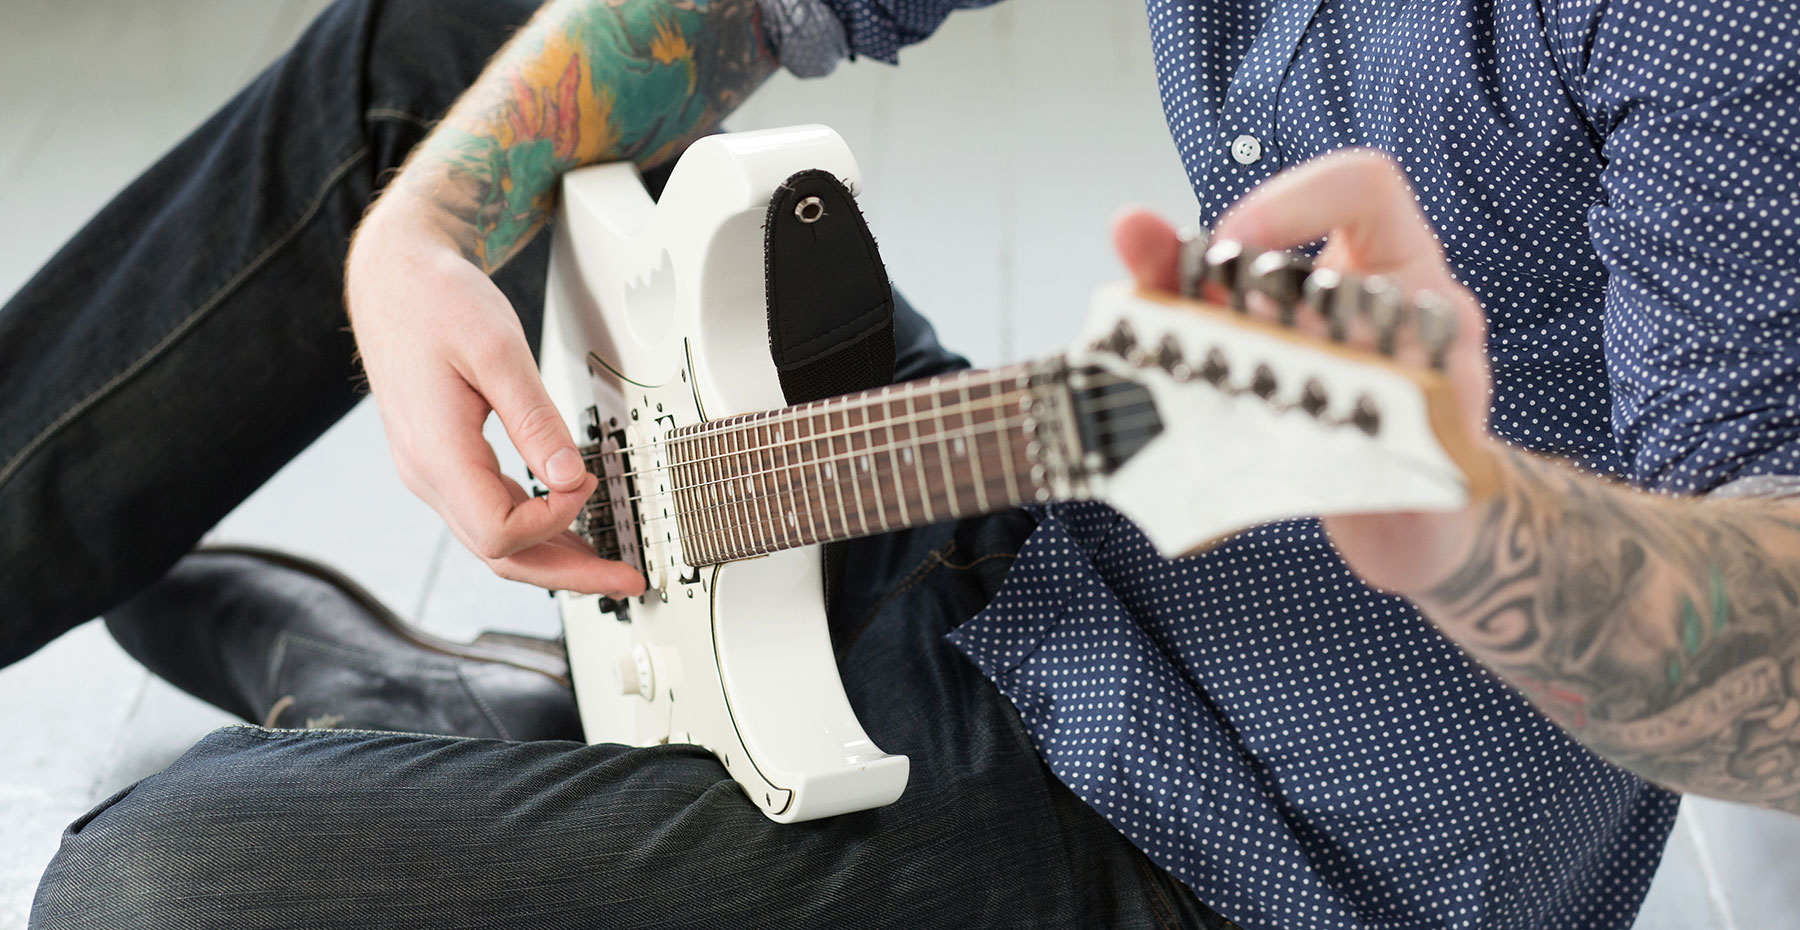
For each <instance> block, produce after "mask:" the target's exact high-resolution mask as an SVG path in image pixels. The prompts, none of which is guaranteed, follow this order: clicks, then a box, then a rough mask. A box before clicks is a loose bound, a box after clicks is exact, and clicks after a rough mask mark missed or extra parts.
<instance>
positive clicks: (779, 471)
mask: <svg viewBox="0 0 1800 930" xmlns="http://www.w3.org/2000/svg"><path fill="white" fill-rule="evenodd" d="M985 432H989V433H995V434H999V433H1003V432H1006V430H1005V429H1003V428H1001V425H999V424H996V427H995V428H994V429H991V430H986V431H985ZM882 451H887V450H882ZM860 454H861V453H857V454H855V455H846V456H843V457H836V456H834V457H833V458H832V460H831V462H832V464H834V465H835V464H836V463H837V462H840V461H848V460H850V459H854V458H856V457H857V456H858V455H860ZM818 464H824V462H823V461H821V462H817V463H813V462H809V463H804V464H796V465H792V466H788V467H787V468H785V469H783V468H776V469H769V470H766V471H765V472H764V473H763V474H764V475H770V474H773V475H777V476H778V479H780V480H781V481H782V483H780V484H779V485H777V484H774V483H770V485H769V489H768V490H766V491H764V490H761V489H759V490H758V491H757V492H756V493H753V494H749V495H746V496H742V497H735V498H726V499H723V500H718V501H716V502H714V503H710V504H705V505H703V506H700V507H683V506H681V505H680V502H679V501H678V500H677V501H674V503H676V508H675V510H674V512H672V513H668V514H655V515H651V516H648V517H641V518H640V520H639V525H640V526H648V525H651V524H654V523H659V522H664V521H669V520H677V521H679V520H680V519H681V518H682V517H691V518H695V519H699V520H713V519H714V517H716V516H717V515H718V512H719V511H727V512H726V513H725V514H724V516H725V517H726V521H727V522H725V523H723V524H719V523H717V522H716V520H715V521H714V524H713V526H712V527H710V528H708V529H706V530H704V531H702V532H701V533H698V534H694V536H692V537H689V536H688V535H687V534H683V537H684V542H685V541H686V540H688V539H690V538H692V539H699V538H700V537H703V536H715V535H722V534H725V533H728V532H731V531H733V530H745V529H756V528H766V527H782V526H786V525H787V523H786V521H784V520H781V519H777V518H776V517H775V514H774V512H773V511H770V510H769V509H768V508H767V507H766V506H759V505H762V504H764V503H766V502H769V501H774V502H775V503H777V504H778V505H780V504H782V503H783V498H784V497H785V498H786V500H787V501H793V502H795V503H798V502H799V501H800V500H804V501H805V502H806V506H807V507H808V508H809V512H817V513H820V514H822V515H823V516H824V517H825V518H826V519H827V520H830V519H832V515H831V513H830V506H829V502H827V505H826V507H825V508H824V509H823V510H820V511H810V508H811V507H812V497H811V495H810V494H805V493H804V491H803V490H802V489H803V487H804V485H803V484H802V483H797V482H795V481H794V480H793V479H794V477H795V476H794V475H792V474H791V473H792V472H794V471H796V470H799V469H804V468H806V467H808V466H811V465H818ZM880 469H881V466H871V470H870V471H869V472H868V473H867V474H869V476H870V477H869V479H868V480H869V484H868V488H869V490H871V491H873V492H874V494H875V495H876V497H877V498H880V497H881V496H882V495H884V494H885V493H886V490H885V489H886V487H887V486H892V487H893V488H894V489H895V491H896V492H897V493H898V494H901V495H904V494H906V493H907V491H908V489H909V488H910V489H912V490H916V491H923V492H925V493H929V492H930V490H932V489H931V488H928V487H922V486H921V485H918V484H916V483H914V484H910V485H909V484H908V483H907V482H905V481H904V480H903V470H898V469H897V470H895V471H892V472H890V473H889V475H890V477H892V478H893V480H892V481H881V480H879V477H878V475H879V470H880ZM783 472H788V473H790V474H783ZM801 477H802V478H804V476H801ZM734 480H735V479H734ZM829 480H832V481H835V482H839V487H840V488H841V483H842V481H843V479H841V478H837V477H833V478H831V479H829ZM988 483H990V484H991V483H992V482H988ZM1025 485H1026V486H1028V487H1030V486H1032V483H1031V482H1030V480H1029V478H1027V479H1026V481H1025ZM855 486H856V487H857V488H858V489H859V491H860V489H861V488H862V485H861V484H860V482H856V483H855ZM968 486H969V487H970V488H971V489H972V487H973V483H972V482H970V483H969V484H968ZM964 487H965V483H964V482H961V481H958V482H956V483H955V485H954V487H944V488H941V489H942V490H944V491H945V497H946V503H950V502H952V501H951V499H952V498H953V497H954V496H956V495H958V494H960V493H961V492H962V490H963V488H964ZM796 491H801V494H800V495H799V496H796ZM668 496H669V497H671V498H674V496H675V495H674V493H673V492H671V493H670V494H669V495H668ZM857 496H858V500H859V501H860V500H862V499H863V498H865V497H866V496H867V492H863V493H859V494H858V495H857ZM996 497H997V498H999V499H1002V500H1005V499H1007V498H1008V497H1009V495H1007V494H1004V493H1002V494H998V495H996ZM740 511H741V512H742V513H743V515H744V516H746V517H748V518H750V519H749V520H747V521H746V520H738V519H737V517H738V512H740ZM789 512H790V509H784V510H783V512H782V515H783V516H784V517H785V516H787V514H788V513H789ZM793 512H797V510H795V511H793ZM960 513H961V511H960V510H959V511H958V515H960ZM765 514H766V516H764V515H765ZM848 518H849V517H848V508H843V515H842V516H841V518H839V519H838V522H839V523H841V524H843V525H844V526H845V527H846V529H847V527H848ZM871 522H872V521H869V520H867V519H866V517H865V518H864V519H862V521H861V525H863V526H864V527H867V526H868V525H869V524H870V523H871ZM904 522H907V523H910V522H911V521H904ZM893 526H894V524H893V523H892V522H891V521H890V522H889V527H890V528H893ZM780 532H781V533H782V534H783V535H787V536H791V535H793V532H794V531H793V530H788V529H783V530H780ZM746 535H748V534H746ZM771 535H772V533H771Z"/></svg>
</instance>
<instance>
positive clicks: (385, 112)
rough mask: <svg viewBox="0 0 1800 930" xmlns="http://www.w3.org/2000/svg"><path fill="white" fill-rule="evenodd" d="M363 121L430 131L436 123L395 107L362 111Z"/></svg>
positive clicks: (371, 108) (372, 108)
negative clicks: (387, 122)
mask: <svg viewBox="0 0 1800 930" xmlns="http://www.w3.org/2000/svg"><path fill="white" fill-rule="evenodd" d="M363 120H364V121H365V122H375V121H377V120H386V121H389V122H398V123H412V124H413V125H415V126H417V127H419V128H420V129H425V130H429V129H431V127H432V126H433V125H434V124H435V123H436V122H437V121H436V120H431V119H426V118H425V117H423V116H420V115H418V114H417V113H408V112H407V111H405V110H401V109H398V108H395V107H370V108H368V109H367V110H364V111H363Z"/></svg>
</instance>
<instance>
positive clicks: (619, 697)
mask: <svg viewBox="0 0 1800 930" xmlns="http://www.w3.org/2000/svg"><path fill="white" fill-rule="evenodd" d="M809 170H811V171H824V172H828V173H829V174H830V175H832V176H835V177H836V178H838V179H841V180H842V181H843V182H844V183H845V184H848V185H850V186H852V187H853V186H854V185H855V184H856V183H857V182H858V179H859V173H858V171H857V166H856V162H855V160H854V159H853V158H852V157H851V154H850V152H849V150H848V148H847V147H846V146H845V145H844V143H843V141H842V140H841V139H840V138H839V137H838V136H837V135H836V134H835V133H833V132H832V131H831V130H829V129H826V128H824V127H821V126H801V127H795V128H790V129H780V130H770V131H763V132H751V133H741V134H733V135H721V136H713V137H710V138H707V139H703V140H701V141H699V142H697V143H695V144H694V145H693V146H692V147H691V148H689V149H688V151H687V152H686V154H685V155H683V157H682V159H681V161H680V162H679V164H678V165H677V166H676V168H675V170H674V173H673V175H672V176H671V177H670V179H669V182H668V185H667V187H666V189H665V191H664V193H663V196H662V198H661V199H660V201H658V202H654V203H653V202H652V200H651V198H650V196H649V194H648V193H647V192H646V191H645V189H644V186H643V183H642V181H641V180H640V178H639V176H638V174H637V172H636V171H635V170H634V169H633V168H632V167H631V166H630V165H627V164H616V165H603V166H596V167H592V168H587V169H583V170H580V171H575V172H572V173H570V174H569V175H568V176H567V177H566V178H565V180H564V182H563V189H562V201H561V207H560V212H559V217H558V221H557V224H556V230H555V234H554V243H553V255H552V259H551V264H550V279H549V289H548V295H547V303H546V312H545V321H544V333H543V344H542V350H541V359H542V369H543V375H544V380H545V383H546V385H547V387H548V389H549V390H550V392H551V396H552V398H553V399H554V400H555V402H556V403H557V406H558V408H559V409H560V410H561V411H562V412H563V413H564V415H565V418H566V419H567V421H568V425H569V427H570V429H571V430H572V432H573V433H574V434H575V435H576V436H577V437H585V442H586V445H585V446H584V450H583V451H584V457H585V458H586V460H587V462H588V467H589V468H590V470H592V471H594V472H595V473H596V474H598V475H599V476H600V479H601V481H600V486H599V490H598V491H597V492H596V493H595V495H594V497H593V498H592V499H591V500H590V501H589V502H588V504H587V505H586V507H585V509H584V510H583V512H582V514H581V517H580V518H579V520H578V521H577V523H576V527H575V529H576V530H577V532H579V533H580V534H581V535H582V536H583V538H585V539H586V540H587V541H588V542H589V543H591V544H592V545H593V546H594V547H595V549H596V551H598V552H599V553H600V554H601V555H603V556H606V557H608V558H613V559H619V560H622V561H625V562H628V563H630V564H632V565H634V566H636V567H638V568H640V569H641V570H642V571H643V572H644V574H645V576H646V578H647V579H648V582H649V588H648V591H647V593H646V594H645V595H644V596H643V597H640V598H634V599H631V600H630V601H629V602H619V601H612V600H610V599H607V598H601V597H594V596H582V595H575V594H570V593H567V592H559V593H558V594H557V595H556V597H557V600H558V603H559V607H560V609H561V612H562V619H563V623H564V630H565V636H566V640H567V644H568V650H569V660H570V667H571V672H572V674H573V676H574V682H575V687H576V693H577V699H578V703H579V706H580V711H581V717H582V723H583V725H584V727H585V728H586V731H587V737H588V739H589V740H590V741H594V742H618V743H626V744H633V745H653V744H658V743H667V742H671V741H676V742H687V743H694V744H698V745H700V746H703V747H705V748H706V749H708V750H710V751H711V752H712V753H713V754H714V755H715V756H717V757H718V759H719V761H720V762H721V763H723V764H724V766H725V767H726V769H727V770H728V771H729V772H730V773H731V775H732V777H733V778H734V779H736V780H737V782H738V783H739V784H740V785H742V786H743V788H744V791H745V793H746V794H747V795H748V797H749V799H750V800H751V802H752V803H754V804H755V805H757V807H759V808H760V809H761V810H762V812H763V813H764V814H765V815H767V816H768V817H770V818H772V819H774V820H776V821H781V822H793V821H801V820H809V819H813V818H818V817H826V816H831V815H834V814H839V813H844V812H848V811H854V810H862V809H866V808H871V807H877V806H880V805H883V804H887V803H890V802H892V801H894V800H895V799H896V798H898V797H899V796H900V794H901V792H902V791H903V790H904V789H905V787H906V781H907V771H908V763H907V758H906V757H905V756H903V755H895V754H891V753H888V752H884V751H883V750H882V749H881V748H880V747H877V746H876V745H875V744H874V743H873V742H871V741H870V740H869V738H868V736H867V735H866V734H865V733H864V731H863V728H862V726H861V724H860V723H859V722H858V721H857V719H856V715H855V713H854V712H853V711H852V710H851V708H850V705H849V702H848V701H847V699H846V698H845V695H844V690H843V685H842V683H841V682H840V681H839V679H838V673H837V666H836V664H835V662H834V659H833V655H832V650H831V645H830V640H829V636H828V634H827V629H826V621H825V610H824V605H823V600H822V592H821V582H822V578H821V568H820V557H819V553H818V551H816V547H817V546H819V545H820V544H822V543H825V542H830V541H833V540H841V539H847V538H851V537H857V536H864V535H869V534H874V533H882V532H887V531H890V530H898V529H901V528H905V527H912V526H919V525H923V524H929V523H933V522H938V521H944V520H951V519H955V518H958V517H963V516H969V515H974V514H980V513H986V512H990V511H996V510H1000V509H1003V508H1010V507H1015V506H1018V505H1021V504H1025V503H1030V502H1036V501H1048V500H1070V499H1097V500H1102V501H1105V502H1107V503H1108V504H1110V505H1111V506H1113V507H1114V508H1116V509H1118V510H1119V511H1120V512H1121V513H1123V514H1124V515H1125V516H1127V517H1128V518H1130V519H1131V520H1133V521H1134V522H1135V523H1136V524H1137V525H1138V526H1139V527H1141V528H1142V529H1143V531H1144V532H1145V533H1146V534H1147V535H1148V537H1149V538H1150V539H1151V541H1152V542H1153V543H1154V544H1155V545H1156V546H1157V547H1158V549H1160V550H1161V551H1162V552H1163V553H1164V554H1166V555H1169V556H1177V555H1181V554H1184V553H1188V552H1192V551H1195V550H1197V549H1199V548H1201V547H1204V546H1206V545H1208V544H1210V543H1212V542H1214V541H1216V540H1219V539H1221V538H1224V537H1226V536H1229V535H1231V534H1233V533H1236V532H1238V531H1241V530H1243V529H1246V528H1249V527H1251V526H1254V525H1257V524H1260V523H1265V522H1268V521H1272V520H1278V519H1285V518H1291V517H1297V516H1304V515H1317V514H1332V513H1346V512H1367V511H1396V510H1415V511H1417V510H1437V509H1452V508H1457V507H1459V506H1461V505H1462V504H1463V503H1464V501H1465V500H1466V499H1467V498H1468V495H1470V494H1471V493H1473V492H1475V491H1477V490H1479V489H1478V488H1475V487H1473V486H1472V482H1471V478H1470V477H1469V476H1470V475H1479V474H1480V472H1479V471H1478V469H1476V468H1475V467H1474V464H1475V463H1476V462H1477V461H1478V460H1477V459H1476V458H1475V456H1474V455H1473V453H1472V451H1471V450H1470V449H1469V448H1468V447H1467V441H1466V440H1462V439H1459V438H1458V437H1459V436H1460V435H1461V433H1460V432H1459V430H1458V429H1457V428H1456V427H1455V426H1454V422H1455V417H1454V412H1453V410H1452V398H1451V393H1450V388H1449V384H1448V382H1447V381H1446V380H1445V378H1444V377H1443V374H1442V373H1441V371H1439V370H1438V369H1439V368H1441V365H1442V355H1443V352H1444V350H1445V347H1446V346H1447V345H1448V344H1449V342H1450V340H1451V335H1452V334H1451V332H1450V329H1451V326H1450V320H1451V317H1450V316H1449V314H1448V310H1447V307H1446V306H1444V305H1442V304H1441V303H1440V302H1437V301H1434V300H1432V299H1430V297H1429V295H1425V296H1423V297H1418V298H1412V299H1405V298H1402V297H1401V295H1399V294H1398V293H1397V292H1395V291H1394V290H1392V289H1391V288H1387V287H1385V286H1383V285H1382V284H1381V283H1380V282H1378V281H1372V280H1370V281H1360V280H1356V279H1353V278H1350V277H1348V276H1342V275H1338V274H1336V273H1334V272H1331V271H1329V270H1318V271H1313V270H1311V269H1310V268H1309V266H1308V265H1307V263H1306V262H1305V261H1304V260H1303V259H1300V258H1296V257H1293V256H1289V255H1285V254H1277V253H1267V254H1261V255H1257V254H1251V253H1248V252H1246V251H1244V250H1241V249H1239V248H1237V247H1236V246H1235V245H1234V244H1231V243H1224V242H1221V243H1216V244H1214V245H1212V247H1211V248H1208V247H1207V244H1206V243H1205V242H1204V241H1202V240H1201V239H1200V238H1199V237H1195V238H1194V239H1193V240H1192V241H1189V242H1187V243H1185V244H1184V247H1183V252H1182V281H1183V285H1182V289H1183V291H1184V292H1186V296H1183V295H1179V294H1164V293H1152V292H1147V291H1142V290H1137V289H1134V288H1132V287H1130V286H1123V285H1120V286H1110V287H1104V288H1102V289H1101V290H1100V291H1099V292H1098V294H1097V295H1096V297H1095V298H1094V304H1093V311H1092V316H1091V318H1090V320H1089V322H1088V324H1087V327H1086V330H1085V332H1084V333H1082V334H1081V335H1080V337H1079V338H1077V339H1076V340H1075V342H1074V343H1073V344H1072V345H1071V346H1070V347H1069V349H1068V350H1067V351H1066V352H1064V353H1062V354H1061V355H1058V356H1055V357H1052V358H1047V359H1042V360H1039V361H1034V362H1028V363H1025V364H1019V365H1011V366H1007V367H1003V368H998V369H995V370H991V371H980V372H963V373H958V374H954V375H949V376H944V377H938V378H932V379H929V380H925V381H919V382H914V383H909V384H898V385H893V386H891V387H883V388H879V389H876V390H872V391H866V392H862V393H858V394H850V395H847V396H842V397H835V398H832V399H828V400H823V401H819V402H815V403H809V404H803V405H800V406H788V405H787V404H786V403H785V400H784V394H783V391H782V386H781V383H780V381H779V377H778V373H777V370H776V367H775V364H774V363H773V361H772V360H771V355H770V351H769V346H770V332H769V329H768V326H769V324H768V322H767V318H766V317H765V315H764V314H763V313H761V312H759V311H760V310H761V309H762V308H763V307H764V305H765V275H764V270H765V258H766V256H765V255H764V224H765V222H766V221H767V220H768V215H769V213H770V204H771V200H772V198H773V197H775V196H776V194H777V192H778V191H779V190H780V189H782V186H783V185H784V184H785V183H786V182H788V181H789V179H790V178H792V177H794V176H795V175H796V174H797V173H798V172H802V171H809ZM809 207H810V208H811V209H814V210H817V209H818V208H817V205H816V204H810V205H809V204H807V203H802V204H800V205H799V206H797V207H796V208H795V212H796V213H797V215H798V218H799V221H800V222H808V219H807V215H806V214H807V210H808V209H809ZM1201 293H1210V294H1213V295H1226V297H1225V299H1224V303H1223V304H1220V303H1212V302H1207V301H1203V300H1199V299H1196V298H1197V296H1198V295H1199V294H1201ZM1250 295H1260V296H1257V297H1251V296H1250ZM1248 301H1254V302H1256V303H1257V305H1258V306H1259V308H1268V307H1273V308H1274V311H1275V312H1274V313H1273V314H1272V315H1271V314H1267V313H1263V314H1249V313H1246V312H1244V310H1245V307H1246V302H1248ZM1299 314H1310V315H1312V316H1313V317H1315V318H1316V319H1317V320H1319V321H1322V323H1323V326H1315V327H1314V328H1316V329H1321V330H1323V332H1324V333H1326V335H1323V336H1320V337H1317V338H1309V337H1305V336H1302V335H1300V330H1299V328H1297V327H1295V326H1294V325H1293V323H1294V320H1295V319H1296V317H1297V315H1299ZM1352 330H1355V331H1356V332H1357V333H1359V334H1362V335H1363V336H1366V337H1368V338H1359V339H1358V340H1356V341H1357V342H1358V343H1361V342H1369V343H1371V348H1368V349H1359V348H1353V347H1352V345H1351V340H1350V339H1349V338H1348V334H1349V333H1350V332H1351V331H1352ZM1401 337H1405V338H1406V339H1407V340H1408V344H1415V343H1416V344H1420V345H1422V346H1423V347H1424V348H1425V350H1426V355H1427V356H1428V357H1430V359H1431V361H1430V362H1429V363H1426V364H1423V365H1419V366H1413V367H1407V366H1403V365H1400V364H1398V363H1397V362H1396V361H1395V360H1394V358H1393V357H1392V354H1393V346H1394V345H1395V343H1396V340H1397V339H1399V338H1401ZM1465 466H1468V467H1465Z"/></svg>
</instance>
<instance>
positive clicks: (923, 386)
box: [596, 368, 1026, 453]
mask: <svg viewBox="0 0 1800 930" xmlns="http://www.w3.org/2000/svg"><path fill="white" fill-rule="evenodd" d="M1022 371H1023V369H1022V368H1017V369H1007V368H996V369H989V370H986V371H971V372H969V373H968V374H969V377H968V378H967V379H963V378H956V377H950V378H946V377H945V376H944V375H937V376H935V377H932V378H927V379H924V380H921V381H906V382H902V383H900V384H891V385H888V386H886V387H883V388H875V389H873V390H869V391H864V392H861V393H857V394H849V395H845V396H843V397H831V398H826V399H824V400H816V401H811V402H809V403H806V404H797V405H794V406H791V407H778V408H775V409H773V410H767V411H762V412H758V413H746V414H733V415H731V416H727V417H720V418H719V419H716V420H708V421H706V422H704V423H693V424H689V425H687V426H680V427H676V428H675V430H674V431H672V432H670V433H668V434H666V436H665V437H664V438H662V439H658V440H655V441H652V442H648V443H638V444H635V445H630V446H620V447H619V448H618V449H615V450H609V451H613V452H624V453H630V452H636V451H641V450H643V449H647V448H650V447H651V446H655V445H664V444H667V443H670V442H676V441H689V440H694V439H699V438H702V437H703V436H705V435H708V434H710V433H711V432H712V431H713V430H716V429H729V428H731V427H732V426H741V425H745V424H749V423H751V422H757V423H760V424H777V425H779V424H782V423H789V422H793V421H795V420H797V419H799V418H802V417H807V416H818V415H819V414H820V413H821V412H824V411H822V410H821V409H820V408H826V409H828V410H845V411H849V410H859V409H865V408H868V407H874V406H876V405H878V404H881V403H893V402H896V401H905V400H906V399H908V398H909V397H917V396H919V395H920V394H921V393H923V392H925V391H926V390H927V389H929V388H933V387H936V388H940V389H948V390H945V391H941V392H942V393H947V392H948V391H959V390H960V389H961V388H963V387H964V386H965V385H966V386H968V387H994V386H997V385H1000V384H1004V383H1007V382H1016V381H1017V380H1018V376H1019V374H1021V373H1022ZM1014 390H1016V391H1023V390H1026V389H1025V388H1019V387H1016V386H1015V388H1014ZM993 396H995V395H989V397H993ZM973 399H974V400H986V399H988V398H973ZM758 417H761V418H763V419H761V420H758V419H757V418H758ZM596 453H597V450H596Z"/></svg>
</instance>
